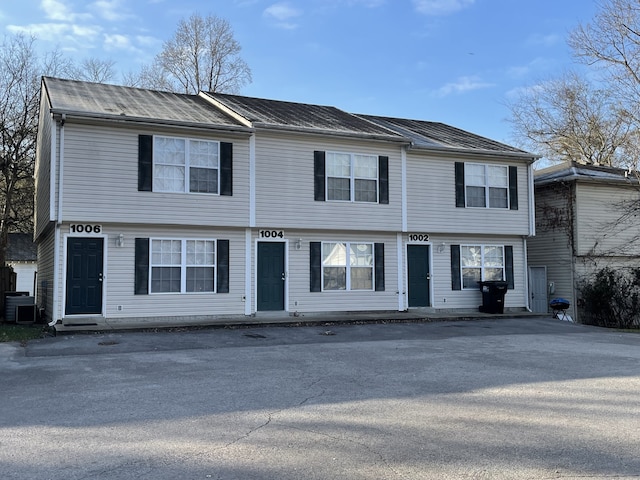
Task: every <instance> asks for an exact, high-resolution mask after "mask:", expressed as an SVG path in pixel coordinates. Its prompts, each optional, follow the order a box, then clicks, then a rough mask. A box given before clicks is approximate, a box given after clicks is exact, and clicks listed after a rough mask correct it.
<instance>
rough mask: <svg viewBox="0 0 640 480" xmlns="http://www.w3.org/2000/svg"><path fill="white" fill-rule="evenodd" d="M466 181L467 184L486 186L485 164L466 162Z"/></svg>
mask: <svg viewBox="0 0 640 480" xmlns="http://www.w3.org/2000/svg"><path fill="white" fill-rule="evenodd" d="M464 183H465V185H476V186H479V185H480V186H484V185H485V172H484V165H476V164H473V163H465V165H464Z"/></svg>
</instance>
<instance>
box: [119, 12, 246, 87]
mask: <svg viewBox="0 0 640 480" xmlns="http://www.w3.org/2000/svg"><path fill="white" fill-rule="evenodd" d="M240 51H241V47H240V44H239V43H238V42H237V41H236V40H235V38H234V36H233V31H232V29H231V25H230V24H229V22H228V21H226V20H224V19H222V18H220V17H217V16H215V15H208V16H206V17H203V16H201V15H199V14H197V13H196V14H193V15H191V16H190V17H189V18H188V19H182V20H180V22H179V23H178V27H177V29H176V32H175V33H174V35H173V37H172V38H171V39H170V40H168V41H166V42H165V43H164V46H163V48H162V51H161V52H160V53H159V54H158V55H156V57H155V59H154V61H153V63H152V64H151V65H150V66H146V67H143V68H142V69H141V71H140V72H139V73H137V74H128V75H125V77H124V83H125V84H127V85H130V86H137V87H144V88H153V89H158V90H169V91H174V92H179V93H197V92H198V91H200V90H205V91H210V92H230V93H235V92H237V91H239V90H240V88H241V87H242V86H244V85H245V84H247V83H250V82H251V70H250V69H249V66H248V65H247V64H246V62H245V61H244V60H242V58H241V57H240Z"/></svg>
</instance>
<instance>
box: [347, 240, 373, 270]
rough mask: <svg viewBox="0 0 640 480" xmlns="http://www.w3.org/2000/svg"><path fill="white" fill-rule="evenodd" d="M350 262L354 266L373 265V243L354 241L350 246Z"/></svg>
mask: <svg viewBox="0 0 640 480" xmlns="http://www.w3.org/2000/svg"><path fill="white" fill-rule="evenodd" d="M349 251H350V254H349V257H350V260H349V264H350V265H353V266H360V267H363V266H372V265H373V245H372V244H370V243H352V244H351V245H350V246H349Z"/></svg>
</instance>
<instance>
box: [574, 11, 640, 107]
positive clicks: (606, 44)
mask: <svg viewBox="0 0 640 480" xmlns="http://www.w3.org/2000/svg"><path fill="white" fill-rule="evenodd" d="M568 43H569V46H570V47H571V49H572V50H573V53H574V55H575V56H576V58H577V59H578V60H579V61H581V62H583V63H585V64H587V65H592V66H599V67H602V68H603V69H604V71H605V73H606V75H605V78H604V80H605V81H606V82H607V83H608V84H609V85H610V88H611V89H613V90H616V91H617V93H618V95H620V96H622V97H624V98H626V100H627V101H631V102H634V103H635V104H638V103H639V101H640V2H638V1H637V0H605V1H603V2H602V3H601V4H600V10H599V12H598V13H597V14H596V16H595V17H594V19H593V21H592V22H591V23H587V24H585V25H579V26H578V27H577V28H576V29H575V30H574V31H573V32H572V33H571V35H570V36H569V41H568Z"/></svg>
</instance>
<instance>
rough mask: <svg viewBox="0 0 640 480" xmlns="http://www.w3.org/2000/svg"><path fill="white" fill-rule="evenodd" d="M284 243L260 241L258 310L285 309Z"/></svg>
mask: <svg viewBox="0 0 640 480" xmlns="http://www.w3.org/2000/svg"><path fill="white" fill-rule="evenodd" d="M284 245H285V244H284V243H280V242H258V298H257V309H258V310H261V311H265V310H272V311H277V310H284V285H285V278H286V277H285V269H284Z"/></svg>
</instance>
